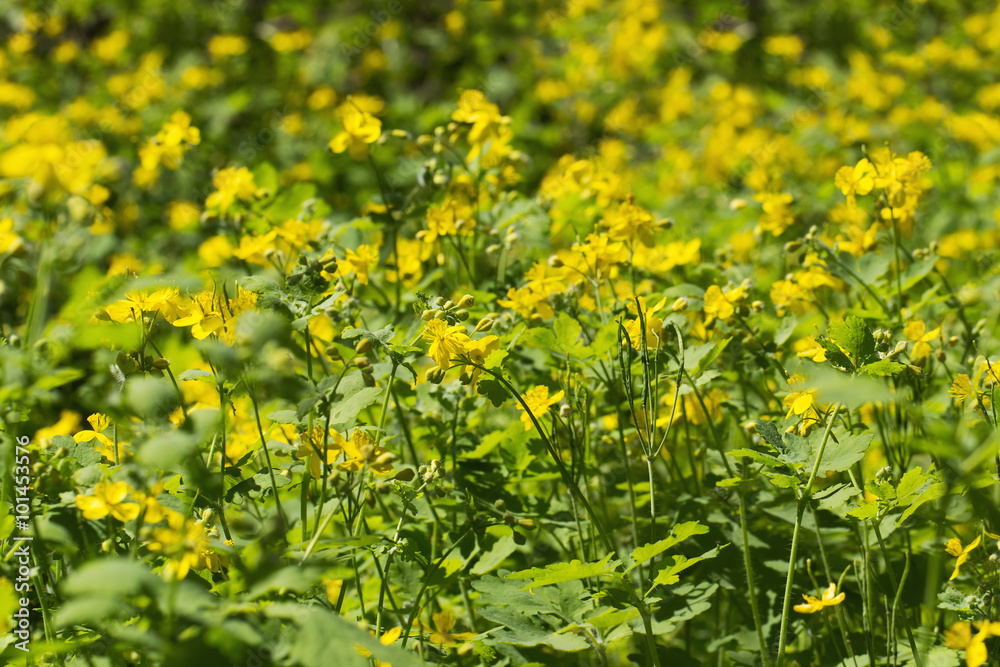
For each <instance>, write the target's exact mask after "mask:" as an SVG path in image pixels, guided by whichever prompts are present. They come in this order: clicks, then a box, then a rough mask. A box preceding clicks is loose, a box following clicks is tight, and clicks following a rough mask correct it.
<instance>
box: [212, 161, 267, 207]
mask: <svg viewBox="0 0 1000 667" xmlns="http://www.w3.org/2000/svg"><path fill="white" fill-rule="evenodd" d="M212 185H213V186H215V190H216V191H215V192H213V193H212V194H210V195H208V198H207V199H206V200H205V206H207V207H209V208H214V209H217V210H218V211H219V213H223V214H224V213H225V212H226V211H227V210H229V207H230V206H232V205H233V203H234V202H235V201H236V200H237V199H239V200H241V201H250V200H251V199H253V198H254V197H256V196H257V192H258V190H257V185H256V184H255V183H254V182H253V173H251V171H250V170H249V169H247V168H246V167H240V168H239V169H237V168H236V167H226V168H225V169H223V170H221V171H220V172H219V173H217V174H216V175H215V178H213V179H212Z"/></svg>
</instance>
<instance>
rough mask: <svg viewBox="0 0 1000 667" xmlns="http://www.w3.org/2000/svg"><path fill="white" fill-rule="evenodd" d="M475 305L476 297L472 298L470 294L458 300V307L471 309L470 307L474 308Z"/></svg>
mask: <svg viewBox="0 0 1000 667" xmlns="http://www.w3.org/2000/svg"><path fill="white" fill-rule="evenodd" d="M475 303H476V297H474V296H472V295H471V294H466V295H464V296H463V297H462V298H461V299H459V300H458V307H459V308H472V306H474V305H475Z"/></svg>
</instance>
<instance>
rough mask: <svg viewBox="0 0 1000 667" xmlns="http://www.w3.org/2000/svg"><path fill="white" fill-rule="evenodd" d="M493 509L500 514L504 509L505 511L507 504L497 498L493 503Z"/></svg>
mask: <svg viewBox="0 0 1000 667" xmlns="http://www.w3.org/2000/svg"><path fill="white" fill-rule="evenodd" d="M493 507H495V508H497V509H498V510H500V511H501V512H502V511H504V510H505V509H507V504H506V503H505V502H504V501H503V498H497V499H496V500H495V501H494V502H493Z"/></svg>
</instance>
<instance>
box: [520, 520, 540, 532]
mask: <svg viewBox="0 0 1000 667" xmlns="http://www.w3.org/2000/svg"><path fill="white" fill-rule="evenodd" d="M517 525H519V526H520V527H521V528H524V529H525V530H534V529H535V528H537V527H538V526H536V525H535V522H534V521H533V520H531V519H521V520H520V521H518V522H517Z"/></svg>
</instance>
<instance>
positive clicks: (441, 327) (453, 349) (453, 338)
mask: <svg viewBox="0 0 1000 667" xmlns="http://www.w3.org/2000/svg"><path fill="white" fill-rule="evenodd" d="M422 335H423V339H424V340H426V341H427V342H428V343H430V348H429V349H428V350H427V356H429V357H430V358H431V359H433V360H434V361H435V362H436V363H437V365H438V368H440V369H442V370H448V368H450V367H451V359H452V357H455V356H458V355H459V354H461V353H462V352H464V351H465V348H466V346H468V344H469V334H468V333H467V332H466V328H465V326H464V325H462V324H456V325H454V326H450V327H449V326H448V325H447V324H446V323H445V322H444V321H442V320H438V319H433V320H431V321H430V322H428V323H427V325H426V326H425V327H424V332H423V334H422Z"/></svg>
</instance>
